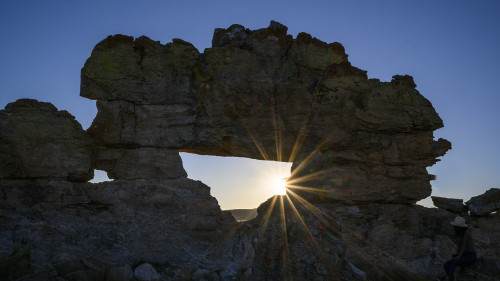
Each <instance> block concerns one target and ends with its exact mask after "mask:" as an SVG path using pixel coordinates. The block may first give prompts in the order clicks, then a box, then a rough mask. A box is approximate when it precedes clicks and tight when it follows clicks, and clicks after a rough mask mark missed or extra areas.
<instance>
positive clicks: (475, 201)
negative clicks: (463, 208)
mask: <svg viewBox="0 0 500 281" xmlns="http://www.w3.org/2000/svg"><path fill="white" fill-rule="evenodd" d="M466 204H467V207H468V208H469V210H470V213H471V214H472V215H474V216H485V215H489V214H491V213H492V212H494V211H497V210H498V209H500V189H499V188H491V189H488V190H487V191H486V192H485V193H484V194H481V195H478V196H474V197H472V198H471V199H470V200H469V201H467V202H466Z"/></svg>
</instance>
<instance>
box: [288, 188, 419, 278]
mask: <svg viewBox="0 0 500 281" xmlns="http://www.w3.org/2000/svg"><path fill="white" fill-rule="evenodd" d="M287 194H290V195H292V196H293V197H294V198H296V199H297V200H298V201H299V202H300V203H301V204H303V205H305V206H308V207H309V208H306V210H308V211H309V212H311V211H310V210H311V209H313V210H316V211H317V212H311V213H312V214H313V215H314V216H315V217H316V218H318V220H320V221H322V222H324V223H325V225H327V226H328V224H327V223H326V222H327V221H326V220H325V219H324V217H327V218H329V219H330V216H329V215H328V214H326V213H325V212H323V211H322V210H321V209H319V208H317V207H315V206H314V205H313V204H311V203H310V202H308V201H307V200H306V199H304V198H302V197H301V196H300V195H298V194H296V193H294V192H293V191H291V190H288V193H287ZM311 207H312V208H311ZM319 214H321V215H319ZM338 223H340V226H341V229H342V231H345V230H347V232H348V235H342V241H344V242H345V243H346V244H347V245H349V246H351V249H352V250H355V249H356V246H354V247H353V246H352V245H355V244H356V243H358V244H359V243H363V244H364V245H367V246H368V247H369V248H370V249H372V250H373V251H375V252H377V253H379V254H381V255H383V256H385V257H387V258H388V259H389V260H391V261H392V262H393V263H395V264H398V265H399V266H401V267H403V268H405V270H406V271H409V272H413V273H415V271H414V270H412V269H411V268H409V267H408V266H407V265H406V264H404V263H403V262H402V261H400V260H398V259H397V258H395V257H393V256H392V255H391V254H389V253H387V252H386V251H384V250H383V249H381V248H380V247H378V246H376V245H375V244H373V242H371V241H369V240H367V239H365V238H364V237H363V236H362V235H361V234H359V233H357V232H356V231H353V230H352V229H350V228H349V227H348V226H347V225H345V224H343V223H342V222H340V221H338ZM336 232H338V230H337V231H336ZM359 256H360V257H361V258H363V259H364V260H365V261H366V262H367V263H370V264H372V265H373V266H375V267H376V268H379V269H380V271H381V272H382V273H383V274H384V275H385V276H386V277H387V278H388V280H394V279H392V278H391V277H390V276H388V275H387V274H386V273H385V272H384V271H383V270H382V266H380V265H379V264H380V260H379V259H376V258H374V257H371V255H370V254H367V253H362V254H360V255H359ZM415 274H417V273H415Z"/></svg>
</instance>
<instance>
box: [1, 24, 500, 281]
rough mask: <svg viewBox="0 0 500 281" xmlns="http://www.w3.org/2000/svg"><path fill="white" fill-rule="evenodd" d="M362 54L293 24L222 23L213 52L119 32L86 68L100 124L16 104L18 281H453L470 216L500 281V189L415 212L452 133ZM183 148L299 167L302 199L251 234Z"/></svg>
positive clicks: (5, 149)
mask: <svg viewBox="0 0 500 281" xmlns="http://www.w3.org/2000/svg"><path fill="white" fill-rule="evenodd" d="M347 58H348V56H347V54H346V53H345V50H344V48H343V46H342V45H341V44H340V43H330V44H328V43H325V42H322V41H320V40H319V39H316V38H314V37H312V36H310V35H309V34H305V33H300V34H299V35H298V36H297V37H296V38H293V37H292V36H291V35H288V34H287V28H286V27H285V26H283V25H281V24H279V23H276V22H271V24H270V26H269V27H267V28H263V29H259V30H249V29H246V28H245V27H243V26H241V25H233V26H231V27H229V28H227V29H217V30H215V33H214V37H213V43H212V48H209V49H206V50H205V51H204V52H203V53H200V52H199V51H198V50H197V49H196V48H195V47H194V46H193V45H192V44H190V43H188V42H185V41H183V40H181V39H174V40H173V41H172V42H171V43H168V44H165V45H162V44H160V43H159V42H156V41H153V40H151V39H149V38H147V37H139V38H136V39H134V38H132V37H129V36H124V35H114V36H109V37H108V38H106V39H105V40H103V41H102V42H100V43H99V44H97V45H96V46H95V48H94V50H93V51H92V55H91V57H90V58H89V59H88V60H87V62H86V63H85V66H84V67H83V69H82V83H81V95H82V96H84V97H87V98H90V99H95V100H97V107H98V114H97V116H96V118H95V120H94V122H93V124H92V126H91V127H90V128H89V129H88V130H87V131H84V130H83V129H82V127H81V126H80V124H78V122H77V121H76V120H75V119H74V117H73V116H72V115H71V114H69V113H68V112H66V111H59V110H57V109H56V108H55V107H54V106H53V105H51V104H49V103H44V102H39V101H35V100H28V99H22V100H18V101H16V102H13V103H10V104H8V105H7V106H6V107H5V109H4V110H1V111H0V144H1V145H0V226H1V227H0V279H2V280H3V279H6V280H291V279H294V280H435V278H437V277H439V276H440V275H442V273H443V272H442V264H443V263H444V262H445V261H446V260H447V259H448V258H450V256H451V253H452V251H453V250H454V247H455V241H453V240H452V239H451V238H450V237H451V236H452V229H451V228H450V225H449V221H451V220H452V219H453V217H454V216H455V214H454V213H453V212H455V213H456V212H463V213H464V214H465V215H466V216H467V223H468V224H470V225H471V232H472V233H473V236H474V239H475V243H476V246H477V249H478V250H479V252H480V255H481V261H480V262H479V263H477V264H476V265H475V267H472V268H469V269H468V270H467V271H465V274H464V278H469V279H468V280H473V279H470V278H471V277H470V276H481V280H498V279H495V278H497V277H498V276H500V274H499V272H498V268H499V263H498V260H499V257H500V242H499V239H498V237H499V236H498V233H499V231H500V220H499V218H500V217H499V215H498V214H497V213H496V212H495V211H496V210H497V209H498V198H497V197H498V196H497V190H493V191H488V192H487V194H485V195H483V196H482V197H479V198H472V199H471V200H470V201H468V202H467V203H466V205H467V208H468V209H464V206H465V205H463V203H462V202H463V201H460V200H458V201H459V202H460V204H457V200H447V199H443V198H441V199H436V198H434V199H435V202H437V203H436V204H437V205H438V206H439V207H440V208H443V209H430V208H424V207H422V206H417V205H415V202H416V201H418V200H420V199H423V198H425V197H427V196H429V195H430V193H431V186H430V183H429V181H430V180H432V179H433V176H432V175H429V174H428V173H427V171H426V167H428V166H430V165H433V164H434V163H435V162H436V161H438V159H437V157H439V156H442V155H444V154H445V153H446V151H447V150H448V149H450V148H451V144H450V143H449V142H448V141H446V140H443V139H439V140H434V138H433V131H434V130H436V129H438V128H440V127H442V126H443V122H442V120H441V119H440V118H439V116H438V114H437V113H436V112H435V110H434V108H433V107H432V104H431V103H430V102H429V101H428V100H427V99H425V98H424V97H423V96H422V95H421V94H420V93H419V92H418V91H417V90H416V85H415V83H414V81H413V78H412V77H410V76H407V75H395V76H394V77H393V80H392V81H390V82H381V81H379V80H377V79H368V78H367V75H366V71H364V70H361V69H358V68H356V67H354V66H352V65H351V64H350V62H349V61H348V59H347ZM179 151H186V152H191V153H198V154H210V155H218V156H237V157H248V158H254V159H266V160H274V161H287V162H293V166H292V176H291V178H290V179H289V181H288V187H289V190H288V193H287V195H286V196H275V197H273V198H271V199H269V200H268V201H267V202H265V203H263V204H262V205H261V206H260V207H259V209H258V216H257V217H256V218H255V219H253V220H250V221H247V222H240V223H239V222H237V221H236V220H235V219H234V218H233V217H232V216H231V214H230V213H229V212H227V211H221V210H220V207H219V206H218V203H217V201H216V200H215V198H213V197H212V196H211V195H210V188H209V187H208V186H206V185H204V184H203V183H201V182H199V181H193V180H191V179H188V178H187V174H186V172H185V170H184V168H183V166H182V160H181V159H180V157H179ZM94 169H100V170H104V171H106V172H107V173H108V176H109V177H110V178H111V179H114V180H113V181H110V182H103V183H98V184H93V183H90V182H88V180H89V179H91V178H92V173H93V171H94ZM449 206H451V207H449ZM467 210H470V213H471V214H472V215H473V216H468V213H467Z"/></svg>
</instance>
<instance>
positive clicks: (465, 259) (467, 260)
mask: <svg viewBox="0 0 500 281" xmlns="http://www.w3.org/2000/svg"><path fill="white" fill-rule="evenodd" d="M469 240H472V239H469ZM476 259H477V254H476V252H467V251H466V252H464V253H463V254H462V255H461V256H460V257H459V258H457V259H452V260H450V261H448V262H446V263H445V264H444V270H445V271H446V275H448V278H450V280H453V275H454V274H455V269H456V268H457V266H462V265H469V264H473V263H474V262H475V261H476Z"/></svg>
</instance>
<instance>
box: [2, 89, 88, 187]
mask: <svg viewBox="0 0 500 281" xmlns="http://www.w3.org/2000/svg"><path fill="white" fill-rule="evenodd" d="M93 165H94V158H93V140H92V139H91V138H90V137H89V136H88V135H87V134H86V133H85V131H84V130H83V129H82V126H81V125H80V124H79V123H78V122H77V121H76V120H75V117H73V116H72V115H71V114H69V113H68V112H67V111H64V110H61V111H59V110H57V108H56V107H55V106H53V105H52V104H50V103H46V102H39V101H36V100H33V99H20V100H18V101H16V102H13V103H9V104H7V106H5V109H4V110H1V111H0V179H1V178H10V179H15V178H64V179H67V180H70V181H87V180H89V179H92V178H93V176H94V167H93Z"/></svg>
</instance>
